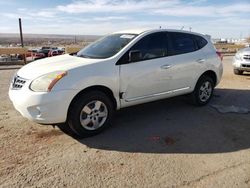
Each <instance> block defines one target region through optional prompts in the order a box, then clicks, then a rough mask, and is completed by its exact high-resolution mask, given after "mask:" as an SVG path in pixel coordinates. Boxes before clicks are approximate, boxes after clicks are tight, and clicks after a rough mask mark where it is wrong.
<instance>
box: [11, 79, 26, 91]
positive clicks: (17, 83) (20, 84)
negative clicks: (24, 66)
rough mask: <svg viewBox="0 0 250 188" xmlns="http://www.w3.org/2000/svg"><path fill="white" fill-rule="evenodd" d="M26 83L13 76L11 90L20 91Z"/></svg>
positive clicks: (24, 80)
mask: <svg viewBox="0 0 250 188" xmlns="http://www.w3.org/2000/svg"><path fill="white" fill-rule="evenodd" d="M25 83H26V79H24V78H21V77H20V76H15V77H14V78H13V81H12V89H21V88H22V87H23V86H24V84H25Z"/></svg>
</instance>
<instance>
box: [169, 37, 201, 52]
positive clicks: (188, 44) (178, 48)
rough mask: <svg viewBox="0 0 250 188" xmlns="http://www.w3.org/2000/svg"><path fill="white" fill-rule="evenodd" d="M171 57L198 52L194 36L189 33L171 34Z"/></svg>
mask: <svg viewBox="0 0 250 188" xmlns="http://www.w3.org/2000/svg"><path fill="white" fill-rule="evenodd" d="M168 36H169V51H168V54H169V55H178V54H184V53H189V52H193V51H195V50H197V47H196V44H195V41H194V38H193V35H191V34H187V33H177V32H176V33H169V34H168Z"/></svg>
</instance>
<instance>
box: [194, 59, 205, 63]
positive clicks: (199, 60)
mask: <svg viewBox="0 0 250 188" xmlns="http://www.w3.org/2000/svg"><path fill="white" fill-rule="evenodd" d="M196 62H197V63H204V62H205V59H197V60H196Z"/></svg>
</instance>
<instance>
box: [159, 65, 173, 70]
mask: <svg viewBox="0 0 250 188" xmlns="http://www.w3.org/2000/svg"><path fill="white" fill-rule="evenodd" d="M161 68H162V69H169V68H171V65H162V66H161Z"/></svg>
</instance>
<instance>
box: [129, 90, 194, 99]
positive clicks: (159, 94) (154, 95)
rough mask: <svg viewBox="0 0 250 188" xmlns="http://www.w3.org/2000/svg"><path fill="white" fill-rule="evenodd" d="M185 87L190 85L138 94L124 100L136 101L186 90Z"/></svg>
mask: <svg viewBox="0 0 250 188" xmlns="http://www.w3.org/2000/svg"><path fill="white" fill-rule="evenodd" d="M187 89H190V87H183V88H179V89H175V90H171V91H164V92H161V93H155V94H151V95H144V96H140V97H134V98H130V99H125V101H126V102H132V101H137V100H141V99H146V98H152V97H158V96H161V95H166V94H170V93H176V92H179V91H183V90H187Z"/></svg>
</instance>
